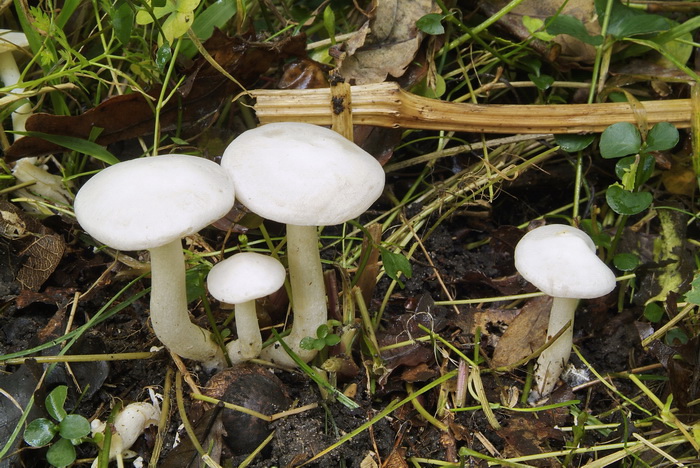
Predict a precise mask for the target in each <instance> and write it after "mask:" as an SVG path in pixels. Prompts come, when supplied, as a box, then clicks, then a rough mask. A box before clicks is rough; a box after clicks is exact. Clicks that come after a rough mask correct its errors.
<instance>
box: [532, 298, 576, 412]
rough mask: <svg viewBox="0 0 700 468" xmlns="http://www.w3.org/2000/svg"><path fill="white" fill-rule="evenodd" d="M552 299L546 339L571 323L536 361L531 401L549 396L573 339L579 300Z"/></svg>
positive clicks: (566, 358) (566, 360) (569, 352)
mask: <svg viewBox="0 0 700 468" xmlns="http://www.w3.org/2000/svg"><path fill="white" fill-rule="evenodd" d="M553 299H554V300H553V301H552V310H551V311H550V312H549V325H548V327H547V339H548V340H549V339H551V337H552V336H554V335H556V334H557V333H559V331H560V330H561V329H562V328H564V327H565V326H567V325H568V324H569V322H571V325H570V326H569V328H567V329H566V330H565V331H564V333H562V334H561V335H560V336H559V338H557V340H556V341H555V342H554V343H552V344H551V345H550V346H549V347H548V348H547V349H545V350H544V351H543V352H542V354H540V357H539V358H538V359H537V368H536V369H535V389H534V390H533V391H532V395H531V396H530V398H531V399H532V400H537V399H539V398H540V397H541V396H544V395H549V394H550V393H551V392H552V390H553V389H554V386H555V384H556V383H557V380H558V379H559V376H560V375H561V373H562V371H563V370H564V367H565V366H566V363H567V362H569V356H570V355H571V346H572V344H573V338H574V315H575V313H576V307H577V306H578V302H579V300H578V299H571V298H566V297H555V298H553Z"/></svg>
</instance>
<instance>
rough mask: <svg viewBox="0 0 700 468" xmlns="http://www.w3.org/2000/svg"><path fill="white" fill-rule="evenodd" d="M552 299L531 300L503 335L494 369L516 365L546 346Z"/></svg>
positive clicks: (497, 347)
mask: <svg viewBox="0 0 700 468" xmlns="http://www.w3.org/2000/svg"><path fill="white" fill-rule="evenodd" d="M551 307H552V298H551V297H549V296H541V297H537V298H534V299H531V300H529V301H528V302H527V303H526V304H525V306H523V308H522V310H521V311H520V313H519V314H518V316H517V317H515V319H514V320H513V321H512V322H511V323H510V325H509V326H508V329H507V330H506V331H505V333H503V336H501V339H500V340H499V341H498V345H497V346H496V349H495V350H494V353H493V359H492V361H491V363H492V365H493V366H494V367H505V366H510V365H513V364H515V363H516V362H518V361H520V360H521V359H524V358H526V357H527V356H529V355H530V354H532V353H533V352H534V351H535V350H536V349H537V348H539V347H540V346H542V345H543V344H544V341H545V338H546V335H547V324H548V322H549V313H548V312H549V310H550V309H551Z"/></svg>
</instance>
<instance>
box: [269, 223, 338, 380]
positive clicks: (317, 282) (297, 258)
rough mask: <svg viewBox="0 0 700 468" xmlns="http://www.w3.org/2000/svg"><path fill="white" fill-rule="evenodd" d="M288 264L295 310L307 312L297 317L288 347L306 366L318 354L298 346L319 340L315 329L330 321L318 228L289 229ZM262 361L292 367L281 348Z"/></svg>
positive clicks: (271, 352) (273, 348) (271, 351)
mask: <svg viewBox="0 0 700 468" xmlns="http://www.w3.org/2000/svg"><path fill="white" fill-rule="evenodd" d="M287 262H288V263H289V283H290V285H291V288H292V292H293V297H292V300H293V304H292V306H293V308H294V310H295V311H297V310H299V311H304V313H303V314H299V315H296V314H295V316H294V326H293V327H292V331H291V332H290V333H289V335H288V336H287V337H286V338H285V343H287V344H289V346H290V347H292V350H293V351H294V352H295V353H296V354H297V355H298V356H299V357H300V358H301V360H302V361H304V362H309V361H310V360H311V359H313V358H314V356H316V353H317V351H315V350H308V349H303V348H302V347H301V346H299V343H301V340H303V339H304V338H306V337H307V336H312V337H314V336H316V329H317V328H318V327H319V326H320V325H322V324H324V323H326V321H327V320H328V309H327V307H326V288H325V284H324V281H323V269H322V268H321V255H320V253H319V251H318V228H317V227H316V226H297V225H295V224H288V225H287ZM263 358H266V359H268V360H270V361H277V362H280V361H282V362H284V364H285V365H287V366H292V365H294V363H293V362H292V361H291V359H290V358H289V356H288V355H287V353H285V352H284V350H283V349H282V348H281V347H280V348H278V347H276V346H271V347H269V348H267V350H266V351H265V354H264V355H263Z"/></svg>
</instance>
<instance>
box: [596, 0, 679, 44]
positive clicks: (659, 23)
mask: <svg viewBox="0 0 700 468" xmlns="http://www.w3.org/2000/svg"><path fill="white" fill-rule="evenodd" d="M609 1H611V0H595V9H596V13H597V15H598V18H599V21H602V20H603V18H605V14H606V7H607V4H608V2H609ZM670 27H671V22H670V21H669V20H668V19H667V18H664V17H663V16H659V15H653V14H650V13H646V12H644V11H640V10H638V9H635V8H631V7H628V6H625V5H623V4H622V3H621V2H620V0H612V8H611V9H610V18H609V20H608V34H610V35H611V36H613V37H615V38H618V39H619V38H623V37H631V36H639V35H643V34H652V33H657V32H661V31H666V30H668V29H669V28H670Z"/></svg>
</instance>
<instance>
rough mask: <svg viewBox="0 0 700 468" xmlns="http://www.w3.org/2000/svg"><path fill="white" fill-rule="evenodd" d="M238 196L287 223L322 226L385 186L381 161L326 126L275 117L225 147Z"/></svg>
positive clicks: (352, 213) (354, 211)
mask: <svg viewBox="0 0 700 468" xmlns="http://www.w3.org/2000/svg"><path fill="white" fill-rule="evenodd" d="M221 165H222V166H223V167H224V168H226V169H228V171H229V173H230V174H231V177H232V178H233V182H234V185H235V187H236V195H237V198H238V200H239V201H240V202H241V203H243V204H244V205H245V206H246V207H248V209H250V210H251V211H253V212H255V213H257V214H258V215H260V216H262V217H264V218H267V219H270V220H273V221H277V222H280V223H285V224H296V225H300V226H324V225H334V224H340V223H343V222H345V221H348V220H350V219H353V218H356V217H357V216H359V215H361V214H362V213H364V212H365V211H367V209H368V208H369V207H370V206H371V205H372V203H374V202H375V201H376V200H377V198H379V196H380V195H381V193H382V190H383V189H384V180H385V175H384V170H383V169H382V166H381V164H379V162H377V160H376V159H375V158H374V157H372V155H371V154H369V153H367V152H366V151H364V150H363V149H362V148H360V147H359V146H357V145H355V144H354V143H353V142H351V141H349V140H347V139H345V138H343V137H342V136H341V135H339V134H338V133H336V132H334V131H332V130H329V129H327V128H325V127H319V126H317V125H311V124H306V123H296V122H279V123H271V124H267V125H263V126H262V127H258V128H255V129H252V130H248V131H246V132H244V133H243V134H241V135H240V136H239V137H238V138H236V139H235V140H234V141H233V142H232V143H231V144H230V145H229V146H228V148H227V149H226V151H225V152H224V155H223V159H222V160H221Z"/></svg>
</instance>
